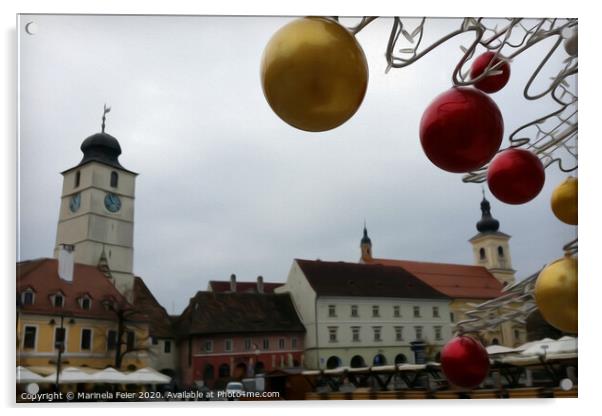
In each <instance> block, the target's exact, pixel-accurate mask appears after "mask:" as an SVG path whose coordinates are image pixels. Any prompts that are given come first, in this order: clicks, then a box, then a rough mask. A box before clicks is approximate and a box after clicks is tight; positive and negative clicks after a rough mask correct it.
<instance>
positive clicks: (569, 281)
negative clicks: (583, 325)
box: [535, 254, 578, 333]
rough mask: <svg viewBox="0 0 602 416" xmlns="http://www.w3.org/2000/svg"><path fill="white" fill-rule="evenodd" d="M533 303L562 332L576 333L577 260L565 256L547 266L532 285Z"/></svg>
mask: <svg viewBox="0 0 602 416" xmlns="http://www.w3.org/2000/svg"><path fill="white" fill-rule="evenodd" d="M535 302H536V303H537V307H538V308H539V311H540V312H541V315H542V316H543V318H544V319H545V320H546V321H547V322H548V323H549V324H550V325H552V326H553V327H555V328H558V329H560V330H561V331H564V332H569V333H577V322H578V320H577V314H578V307H577V259H576V258H575V257H572V256H570V255H569V254H567V255H565V256H564V257H563V258H561V259H558V260H556V261H554V262H553V263H550V264H549V265H547V266H546V267H545V268H544V269H543V270H542V271H541V272H540V273H539V276H538V277H537V282H536V283H535Z"/></svg>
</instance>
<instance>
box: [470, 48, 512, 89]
mask: <svg viewBox="0 0 602 416" xmlns="http://www.w3.org/2000/svg"><path fill="white" fill-rule="evenodd" d="M494 56H495V52H485V53H484V54H482V55H481V56H479V57H478V58H477V59H475V61H474V62H473V63H472V67H470V78H471V79H475V78H477V77H478V76H479V75H481V74H482V73H483V72H484V71H485V69H487V66H488V65H489V62H491V60H492V59H493V57H494ZM500 61H502V64H501V65H500V66H498V67H497V68H495V69H493V71H502V73H501V74H497V75H488V76H486V77H485V78H483V79H481V80H480V81H477V82H475V83H474V86H475V87H477V88H478V89H480V90H481V91H484V92H487V93H492V92H497V91H499V90H501V89H502V88H504V86H505V85H506V84H507V83H508V80H509V79H510V65H509V64H508V62H507V61H505V60H504V58H503V57H501V56H499V55H498V57H497V59H496V60H495V62H494V63H493V64H491V66H492V67H493V65H495V64H497V63H498V62H500Z"/></svg>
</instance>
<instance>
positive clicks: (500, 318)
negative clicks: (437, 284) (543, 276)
mask: <svg viewBox="0 0 602 416" xmlns="http://www.w3.org/2000/svg"><path fill="white" fill-rule="evenodd" d="M563 250H564V252H565V253H566V254H570V255H576V254H577V252H578V242H577V239H575V240H573V241H571V242H569V243H567V244H565V245H564V247H563ZM538 276H539V271H538V272H537V273H534V274H533V275H531V276H529V277H527V278H526V279H524V280H521V281H520V282H517V283H515V284H513V285H510V286H506V287H505V288H504V289H503V291H502V295H501V296H499V297H497V298H495V299H491V300H489V301H487V302H483V303H481V304H478V305H474V304H473V305H470V306H471V307H472V308H473V309H471V310H469V311H467V312H465V315H466V317H467V318H466V319H464V320H462V321H460V322H458V323H457V324H456V326H455V330H456V331H457V332H458V333H460V334H463V333H478V332H485V333H486V332H492V331H493V332H495V331H498V330H499V327H500V325H501V324H502V323H504V322H508V321H510V322H514V323H516V324H518V325H525V324H526V322H527V317H528V316H529V315H530V314H531V313H532V312H533V311H535V310H536V309H537V305H536V304H535V297H534V294H533V293H534V289H535V283H536V282H537V277H538Z"/></svg>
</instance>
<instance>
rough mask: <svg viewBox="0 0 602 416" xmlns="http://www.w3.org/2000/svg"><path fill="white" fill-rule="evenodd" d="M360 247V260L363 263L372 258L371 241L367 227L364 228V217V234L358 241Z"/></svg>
mask: <svg viewBox="0 0 602 416" xmlns="http://www.w3.org/2000/svg"><path fill="white" fill-rule="evenodd" d="M360 248H361V249H362V257H361V259H360V261H361V262H363V263H365V262H368V261H371V260H372V241H371V240H370V237H368V229H367V228H366V220H365V219H364V236H363V237H362V240H361V242H360Z"/></svg>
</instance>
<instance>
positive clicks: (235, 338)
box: [174, 292, 305, 388]
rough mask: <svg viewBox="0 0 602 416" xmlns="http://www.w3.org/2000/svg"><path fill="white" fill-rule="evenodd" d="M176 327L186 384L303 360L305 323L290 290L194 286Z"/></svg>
mask: <svg viewBox="0 0 602 416" xmlns="http://www.w3.org/2000/svg"><path fill="white" fill-rule="evenodd" d="M174 328H175V330H176V333H177V347H178V354H179V368H180V376H179V383H180V384H182V385H184V386H190V385H193V384H197V385H199V384H204V385H207V386H209V387H211V388H220V387H224V386H225V384H226V383H227V382H228V381H229V380H235V379H238V380H240V379H241V378H244V377H251V376H253V375H255V374H258V373H263V372H268V371H272V370H274V369H279V368H291V367H300V366H303V362H304V356H303V344H304V338H305V328H304V327H303V325H302V323H301V321H300V320H299V318H298V317H297V314H296V313H295V309H294V306H293V304H292V301H291V298H290V297H289V295H288V294H265V293H236V292H229V293H220V292H217V293H216V292H198V293H197V294H196V295H195V296H194V297H193V298H192V299H191V300H190V302H189V304H188V306H187V307H186V309H185V310H184V311H183V312H182V314H181V315H180V316H179V317H178V318H177V319H176V320H175V322H174Z"/></svg>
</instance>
